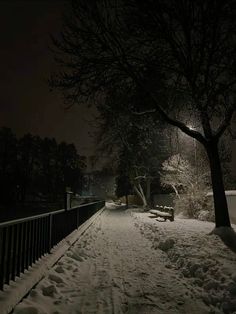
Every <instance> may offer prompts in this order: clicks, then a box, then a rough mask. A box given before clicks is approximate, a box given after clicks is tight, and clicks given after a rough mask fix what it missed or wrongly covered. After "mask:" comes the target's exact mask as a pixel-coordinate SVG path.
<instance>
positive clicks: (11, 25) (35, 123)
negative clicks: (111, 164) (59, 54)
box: [0, 0, 93, 155]
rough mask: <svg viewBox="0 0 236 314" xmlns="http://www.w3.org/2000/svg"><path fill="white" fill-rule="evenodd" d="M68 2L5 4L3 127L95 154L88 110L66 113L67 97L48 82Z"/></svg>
mask: <svg viewBox="0 0 236 314" xmlns="http://www.w3.org/2000/svg"><path fill="white" fill-rule="evenodd" d="M65 5H66V4H65V1H63V0H48V1H46V0H24V1H23V0H5V1H3V0H0V29H1V32H0V45H1V49H0V60H1V76H0V86H1V93H0V127H2V126H7V127H10V128H12V130H13V131H14V132H15V133H16V134H17V135H18V136H21V135H23V134H25V133H27V132H30V133H32V134H35V135H40V136H42V137H45V136H48V137H55V138H56V139H57V140H58V141H63V140H64V141H67V142H73V143H74V144H75V145H76V146H77V148H78V150H79V153H81V154H85V155H91V154H93V140H92V138H90V137H89V136H88V132H89V131H91V126H88V122H87V120H90V115H89V111H88V109H87V108H81V107H79V106H76V107H74V108H72V109H70V110H69V111H66V112H65V110H64V107H63V102H62V98H61V95H60V94H59V93H57V92H50V91H49V87H48V85H47V79H48V77H49V74H50V72H51V71H52V69H53V67H55V64H54V63H53V55H52V53H51V52H50V51H49V48H48V46H49V44H50V37H49V35H50V34H58V33H59V31H60V26H61V17H62V13H63V10H65Z"/></svg>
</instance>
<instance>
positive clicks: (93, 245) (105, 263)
mask: <svg viewBox="0 0 236 314" xmlns="http://www.w3.org/2000/svg"><path fill="white" fill-rule="evenodd" d="M190 312H191V313H209V311H208V307H206V306H205V304H204V303H203V301H202V300H201V299H200V298H198V297H196V296H195V295H194V294H193V292H192V289H191V286H190V285H189V283H188V281H187V280H185V279H184V278H182V277H181V276H179V272H177V271H175V270H173V269H169V268H167V267H166V257H165V254H163V251H161V250H155V249H153V248H152V245H151V243H150V242H149V240H148V239H146V238H145V237H144V236H143V235H142V234H141V233H140V231H139V229H138V228H136V227H135V219H134V218H133V217H132V216H131V215H130V213H129V212H126V211H124V210H121V209H119V208H117V207H116V206H115V205H110V207H109V208H108V209H107V210H106V211H104V212H103V213H102V215H100V216H99V217H98V219H97V220H96V221H95V222H94V224H93V225H92V226H91V227H90V228H89V229H88V230H87V232H86V233H85V234H84V235H83V236H82V238H80V239H79V240H78V241H77V242H76V243H75V244H74V245H73V246H72V247H71V249H69V250H68V251H67V253H66V254H65V255H64V256H63V257H62V258H61V259H60V260H59V261H58V263H57V264H56V265H55V266H54V267H53V269H52V270H51V271H50V272H49V273H48V275H47V276H46V277H45V278H44V279H43V280H41V282H40V283H39V284H38V285H37V286H36V287H35V289H33V290H32V291H31V292H30V294H29V296H28V297H27V298H26V299H24V300H23V302H21V303H20V304H18V305H17V306H16V308H15V310H14V314H46V313H47V314H60V313H61V314H64V313H65V314H66V313H68V314H80V313H86V314H89V313H101V314H106V313H135V314H136V313H146V314H149V313H150V314H151V313H163V314H164V313H190Z"/></svg>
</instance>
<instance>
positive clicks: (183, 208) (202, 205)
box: [175, 189, 214, 221]
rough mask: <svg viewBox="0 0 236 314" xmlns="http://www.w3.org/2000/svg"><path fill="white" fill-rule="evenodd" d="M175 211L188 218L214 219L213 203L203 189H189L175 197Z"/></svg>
mask: <svg viewBox="0 0 236 314" xmlns="http://www.w3.org/2000/svg"><path fill="white" fill-rule="evenodd" d="M175 212H176V214H180V213H181V214H182V215H183V216H185V217H187V218H194V219H199V220H207V221H214V210H213V203H212V200H210V199H209V198H208V197H207V196H206V192H205V191H202V190H201V189H195V190H194V192H193V190H192V189H189V190H188V191H187V193H185V194H182V195H180V198H176V199H175Z"/></svg>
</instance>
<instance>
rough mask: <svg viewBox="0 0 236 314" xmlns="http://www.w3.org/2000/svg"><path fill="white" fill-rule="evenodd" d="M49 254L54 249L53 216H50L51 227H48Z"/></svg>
mask: <svg viewBox="0 0 236 314" xmlns="http://www.w3.org/2000/svg"><path fill="white" fill-rule="evenodd" d="M48 233H49V237H48V253H49V252H50V251H51V248H52V214H50V215H49V227H48Z"/></svg>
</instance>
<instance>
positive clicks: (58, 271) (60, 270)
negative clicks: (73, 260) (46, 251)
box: [55, 266, 65, 274]
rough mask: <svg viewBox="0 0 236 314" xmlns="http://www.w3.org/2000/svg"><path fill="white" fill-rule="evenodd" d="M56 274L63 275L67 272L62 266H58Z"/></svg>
mask: <svg viewBox="0 0 236 314" xmlns="http://www.w3.org/2000/svg"><path fill="white" fill-rule="evenodd" d="M55 272H57V273H59V274H63V273H64V272H65V270H64V268H63V267H61V266H57V267H56V268H55Z"/></svg>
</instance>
